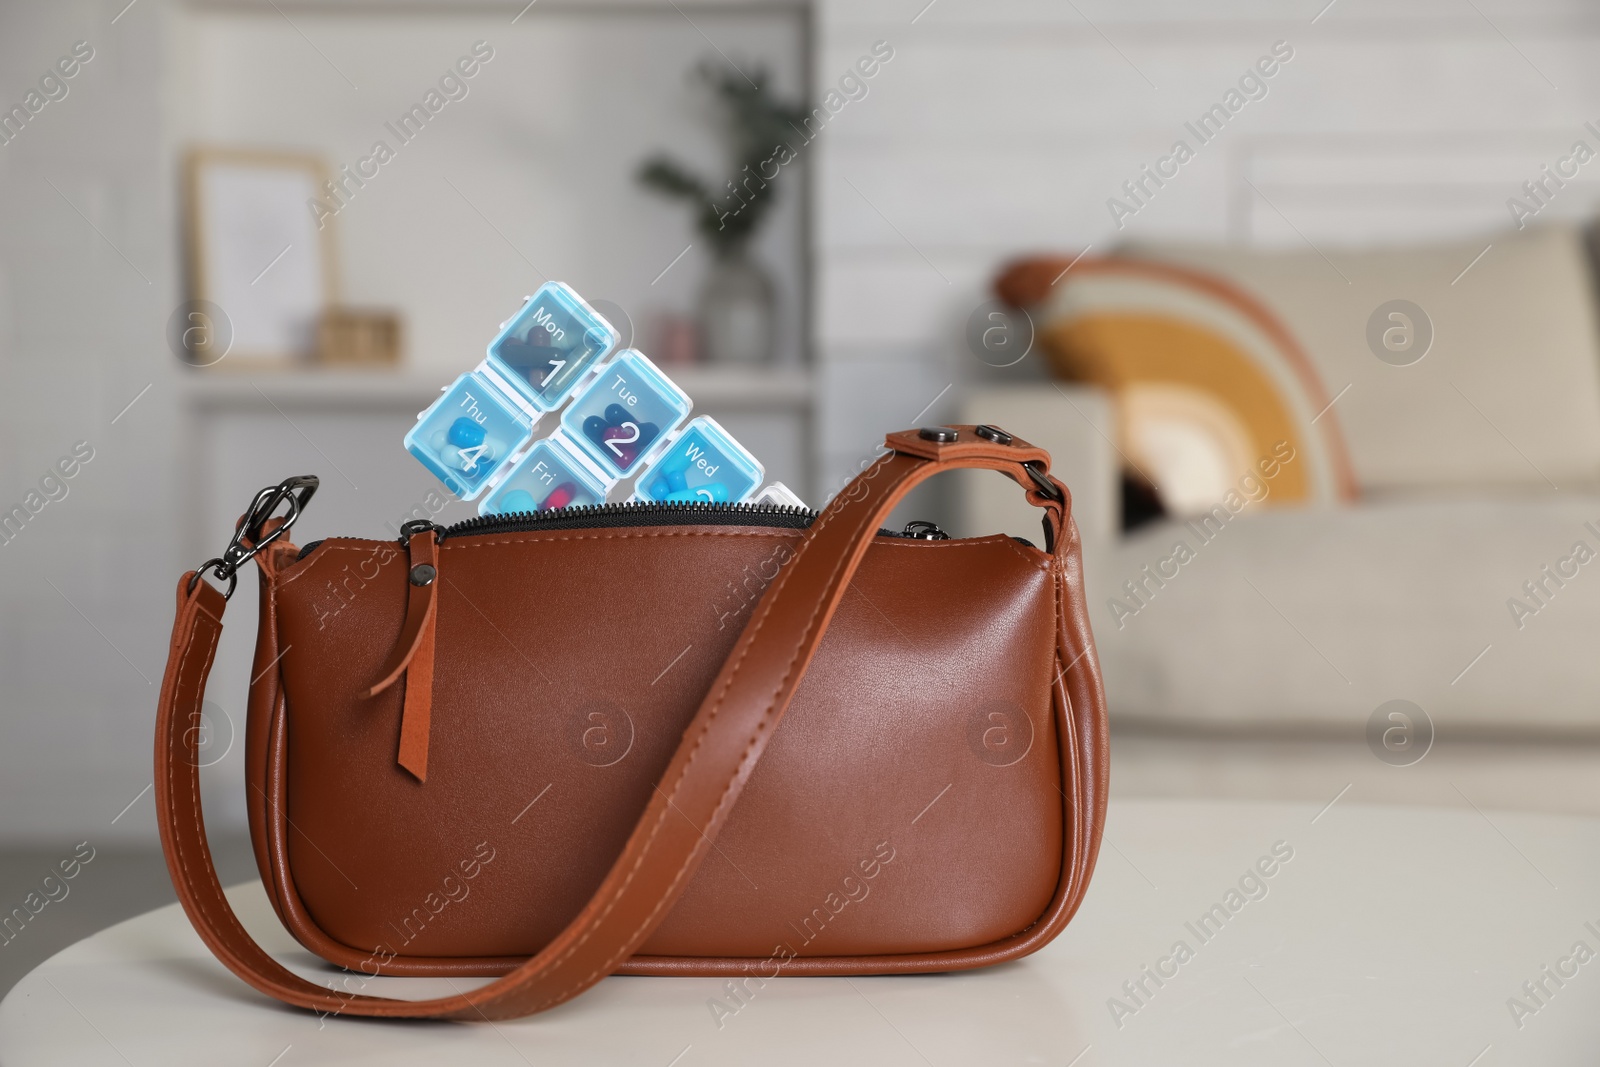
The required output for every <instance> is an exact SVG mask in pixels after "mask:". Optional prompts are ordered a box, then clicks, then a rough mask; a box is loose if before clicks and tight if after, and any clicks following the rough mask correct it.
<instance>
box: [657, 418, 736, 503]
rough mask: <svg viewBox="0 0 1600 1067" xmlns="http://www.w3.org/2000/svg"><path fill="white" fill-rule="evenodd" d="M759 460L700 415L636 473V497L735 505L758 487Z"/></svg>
mask: <svg viewBox="0 0 1600 1067" xmlns="http://www.w3.org/2000/svg"><path fill="white" fill-rule="evenodd" d="M762 474H763V471H762V468H761V463H760V462H759V461H758V460H757V459H756V457H755V456H752V455H751V454H750V453H749V452H748V451H746V450H745V448H744V446H743V445H741V444H739V442H737V441H735V440H734V439H733V436H732V435H731V434H729V433H728V431H726V430H724V429H723V428H722V427H721V425H719V424H718V423H717V420H715V419H713V418H711V417H710V416H709V415H701V416H700V417H698V418H696V419H695V420H694V421H693V422H691V423H689V425H688V426H686V427H684V429H683V432H682V433H680V434H679V435H678V436H677V437H676V438H675V439H674V440H673V441H672V444H671V445H669V446H668V447H667V449H666V451H664V452H662V453H661V455H660V456H659V457H658V458H656V459H655V460H654V461H653V462H652V463H651V464H650V467H649V469H648V470H646V471H645V472H644V473H643V474H641V475H640V476H639V481H638V483H637V484H636V486H635V493H634V497H635V499H637V500H646V501H650V502H652V503H657V504H680V503H706V504H736V503H738V502H740V501H742V500H744V499H746V498H747V497H749V496H750V495H751V494H752V493H754V492H755V491H756V489H757V488H759V487H760V485H761V476H762Z"/></svg>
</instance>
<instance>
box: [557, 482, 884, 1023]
mask: <svg viewBox="0 0 1600 1067" xmlns="http://www.w3.org/2000/svg"><path fill="white" fill-rule="evenodd" d="M892 455H893V453H891V454H890V456H885V457H883V458H882V459H880V460H879V461H878V462H877V463H876V464H874V465H873V466H874V467H881V466H883V465H884V463H885V461H887V460H888V459H889V458H891V456H892ZM913 470H915V468H913ZM843 512H844V509H843V508H839V509H837V510H831V511H827V512H824V513H823V515H822V517H821V518H820V519H818V520H817V522H816V523H814V524H813V525H812V528H811V532H812V533H813V534H815V535H820V534H821V533H822V531H823V530H824V529H826V528H827V527H828V525H830V524H831V522H832V520H833V519H834V518H835V517H836V516H838V515H840V514H843ZM815 541H816V537H811V538H807V539H805V540H803V541H802V542H801V544H800V548H799V550H798V551H797V552H796V553H795V558H794V559H793V560H791V561H790V566H789V567H788V568H787V569H785V570H784V572H783V574H782V575H781V577H780V580H779V582H778V583H777V584H778V587H779V589H781V588H783V587H785V586H787V584H788V580H789V576H790V575H792V574H793V573H794V570H795V568H794V566H793V565H794V564H796V563H798V562H799V561H800V558H801V556H803V555H804V554H805V552H806V551H807V549H809V548H810V546H811V545H812V544H814V543H815ZM853 543H854V542H853V541H852V544H853ZM844 562H845V561H844V558H843V557H841V558H840V560H839V562H838V563H837V564H836V565H835V567H834V569H833V572H832V573H831V574H830V575H829V576H828V580H827V582H825V583H824V588H829V587H831V586H832V585H833V581H834V578H836V577H837V576H838V574H839V571H840V570H841V569H843V567H844ZM779 589H774V590H769V595H768V596H766V597H763V598H762V602H761V608H759V609H758V611H759V612H760V618H759V619H754V620H752V622H751V630H750V640H748V641H744V640H741V642H740V643H741V644H742V645H743V646H744V647H743V648H742V649H741V650H740V652H739V658H738V660H736V661H735V662H734V664H733V666H732V667H731V668H730V670H729V672H728V677H727V680H726V682H724V683H723V686H722V688H721V691H720V692H719V693H718V694H717V699H716V703H715V704H713V705H712V707H711V711H710V713H709V714H708V715H707V716H706V721H705V725H704V726H703V727H702V728H701V729H700V732H699V734H698V736H696V738H695V743H694V747H693V748H692V749H690V751H689V758H688V759H687V760H686V761H685V762H684V765H683V770H682V771H681V772H680V773H679V775H678V778H677V781H676V782H674V783H673V786H672V793H671V795H669V796H668V797H667V803H666V805H664V806H663V807H662V810H661V815H660V816H659V817H658V818H657V819H656V824H655V826H653V827H652V828H651V830H650V836H649V837H647V838H646V839H645V847H644V848H643V849H641V850H640V855H639V858H638V859H637V860H635V861H634V865H633V868H632V869H631V870H630V871H629V872H628V874H627V876H626V877H625V878H624V879H623V881H622V884H621V885H620V886H619V887H618V889H617V892H616V893H615V894H614V895H613V897H612V899H611V900H610V901H608V902H607V904H606V907H605V909H604V910H603V911H602V912H601V913H600V915H599V916H597V917H596V920H595V923H594V925H593V926H591V927H590V928H589V929H588V930H586V931H585V932H584V934H583V936H582V937H580V938H579V939H578V940H577V941H576V942H574V943H573V945H572V946H571V947H570V948H568V950H567V951H566V952H565V953H563V954H562V956H561V957H560V958H559V959H557V960H555V961H554V962H553V963H552V964H551V967H552V969H554V968H557V967H559V966H560V965H561V964H562V963H565V962H566V960H567V959H569V958H571V956H572V955H573V954H574V953H576V952H577V951H578V949H579V948H580V947H582V945H583V943H584V942H585V941H587V940H588V939H589V937H590V936H591V935H592V934H593V933H594V931H595V930H596V929H597V928H598V927H599V926H600V925H601V923H603V922H604V921H605V918H606V916H607V915H609V914H610V913H611V911H612V910H613V909H614V908H615V907H616V904H617V902H618V901H619V900H620V899H621V898H622V896H623V895H624V893H625V891H626V890H627V887H628V886H629V885H631V884H632V882H633V879H634V877H635V876H636V875H637V874H638V872H639V868H640V867H642V866H643V865H644V860H645V857H646V855H648V853H649V847H650V844H651V843H652V842H653V841H654V840H655V838H656V835H657V834H658V833H660V831H661V827H662V825H663V824H664V823H665V821H666V816H667V811H668V809H670V808H671V807H673V801H674V798H676V796H677V794H678V792H679V790H681V789H682V788H683V782H684V780H685V779H686V778H688V776H689V769H690V768H691V767H693V766H694V761H695V760H696V759H698V758H699V756H700V749H701V746H702V745H704V744H705V738H706V735H707V734H708V733H710V731H711V724H712V723H713V722H714V721H715V720H716V717H717V715H718V714H720V713H721V711H722V705H723V702H724V701H725V700H726V699H727V695H728V690H729V689H731V688H732V687H733V680H734V679H735V678H736V677H738V674H739V671H740V670H742V669H743V667H744V660H745V657H746V656H747V655H748V654H749V650H750V647H751V646H752V645H754V644H755V638H756V635H757V634H759V633H760V632H761V627H762V626H764V625H765V624H766V621H767V618H768V617H769V616H770V615H771V614H772V610H771V604H772V601H773V599H775V596H774V595H773V594H775V593H777V592H778V591H779ZM821 612H822V604H821V603H820V602H819V603H818V604H817V606H816V608H814V609H813V610H812V613H811V617H810V618H809V619H808V620H806V625H805V628H804V629H803V630H802V631H801V639H800V642H799V644H798V646H797V647H796V649H795V652H794V655H793V656H792V657H791V658H790V660H789V666H788V668H787V669H786V670H785V671H784V675H783V678H782V679H781V680H780V681H779V683H778V687H777V689H776V690H775V691H774V692H773V694H772V698H771V699H769V701H768V704H767V709H766V711H764V712H763V713H762V716H761V720H760V722H758V723H757V724H756V728H755V730H754V731H752V733H751V735H750V741H749V743H748V744H746V746H745V751H744V754H743V755H741V756H740V757H739V763H738V766H740V767H742V766H744V763H745V761H746V760H747V759H748V758H749V755H750V750H751V749H753V748H754V747H755V744H756V742H757V741H758V740H760V738H761V737H762V735H763V734H764V733H766V729H767V723H768V722H769V721H770V719H771V718H772V711H773V708H775V707H776V706H777V695H778V694H779V693H781V692H783V689H784V687H785V686H786V685H788V683H789V679H790V677H792V676H793V674H794V667H795V664H796V663H798V662H799V661H800V654H801V651H802V650H803V649H804V648H805V646H806V643H807V640H808V639H809V637H810V634H811V629H812V627H813V626H814V625H815V623H816V620H817V616H818V615H819V614H821ZM737 780H738V775H737V774H735V775H734V776H733V777H732V778H730V779H729V780H728V783H727V785H726V786H724V787H723V790H722V795H721V796H720V797H718V798H717V803H716V806H715V807H713V808H712V809H711V819H712V821H715V820H716V818H717V815H718V813H720V812H721V811H722V808H723V806H724V805H725V804H726V803H727V799H728V794H729V793H730V792H731V791H732V790H733V786H734V783H735V782H736V781H737ZM688 869H689V858H688V857H685V859H684V862H683V863H682V864H681V865H680V866H679V868H678V872H677V874H675V875H674V876H673V878H672V881H671V882H669V883H668V885H667V892H665V893H663V894H661V895H660V897H659V898H658V899H657V901H656V906H655V907H654V908H652V909H651V910H650V913H649V915H647V916H646V917H645V920H644V922H642V923H641V924H640V925H639V927H638V928H637V929H636V930H635V931H634V932H633V933H632V934H631V935H629V937H628V938H627V941H628V942H632V941H633V940H634V939H635V938H636V937H638V936H639V933H640V932H641V931H643V930H645V929H646V928H648V927H649V926H650V924H651V923H652V922H654V921H655V917H656V915H657V914H659V913H660V911H661V909H662V908H664V907H665V906H666V903H667V898H668V897H670V896H671V895H672V891H673V890H674V889H676V888H677V885H678V883H679V882H681V881H683V877H684V873H685V872H686V871H687V870H688ZM628 951H629V950H628V949H624V950H623V951H622V952H619V953H617V954H616V955H614V956H612V957H611V958H610V959H609V960H607V961H606V962H605V963H603V964H601V965H600V966H599V967H597V968H595V969H594V970H593V971H591V972H590V973H589V974H588V975H587V976H585V977H584V978H583V979H581V980H579V981H578V982H575V983H573V984H571V985H568V986H566V987H564V988H563V989H561V990H560V991H559V992H557V993H554V994H552V995H551V996H550V997H549V998H547V999H546V1000H543V1001H541V1002H540V1003H539V1004H537V1005H535V1007H534V1008H533V1011H535V1012H537V1011H541V1010H543V1009H544V1008H545V1007H547V1006H549V1005H551V1004H554V1003H558V1002H559V1001H561V1000H563V999H565V998H566V997H567V996H568V995H570V994H571V993H572V992H573V991H575V990H578V989H584V988H587V987H588V985H589V984H590V983H592V982H593V981H594V980H595V978H596V977H597V976H599V975H601V974H603V973H606V972H609V971H610V970H611V969H612V968H613V967H615V966H616V964H617V963H618V962H619V961H620V960H621V959H622V957H623V956H624V955H626V954H627V952H628Z"/></svg>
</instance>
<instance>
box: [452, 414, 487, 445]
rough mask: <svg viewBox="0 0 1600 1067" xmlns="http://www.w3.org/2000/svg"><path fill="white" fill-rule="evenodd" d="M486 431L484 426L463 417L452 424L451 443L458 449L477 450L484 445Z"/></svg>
mask: <svg viewBox="0 0 1600 1067" xmlns="http://www.w3.org/2000/svg"><path fill="white" fill-rule="evenodd" d="M484 436H485V431H484V429H483V427H482V426H479V425H478V424H477V423H476V422H473V421H472V420H471V419H469V418H467V417H466V416H465V415H463V416H462V417H461V418H459V419H457V420H456V421H455V422H452V423H451V424H450V437H449V440H450V443H451V444H453V445H455V446H456V447H457V448H476V447H477V446H479V445H481V444H483V438H484Z"/></svg>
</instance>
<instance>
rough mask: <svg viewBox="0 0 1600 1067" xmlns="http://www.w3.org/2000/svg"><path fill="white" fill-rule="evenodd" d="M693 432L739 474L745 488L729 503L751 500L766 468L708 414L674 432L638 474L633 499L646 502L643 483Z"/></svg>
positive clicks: (694, 419)
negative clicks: (636, 489) (636, 491)
mask: <svg viewBox="0 0 1600 1067" xmlns="http://www.w3.org/2000/svg"><path fill="white" fill-rule="evenodd" d="M696 431H698V432H699V434H700V437H701V439H703V440H704V441H705V442H706V443H707V444H709V445H710V446H711V447H712V448H714V449H716V450H717V452H719V453H720V454H721V459H722V461H723V462H725V463H729V464H731V465H732V466H733V467H734V468H735V469H736V470H737V471H738V475H739V477H740V478H741V479H742V480H743V481H744V482H745V483H746V485H747V488H746V489H745V490H744V492H743V493H740V494H739V495H738V496H735V497H732V498H731V499H730V501H729V502H730V503H737V502H739V501H741V500H748V499H750V496H751V494H753V493H754V492H755V491H756V488H757V487H758V486H759V485H760V484H761V479H762V477H763V475H764V474H765V473H766V472H765V468H763V467H762V466H761V461H760V460H758V459H756V457H755V456H754V455H752V454H751V452H750V450H749V449H747V448H745V447H744V446H743V445H741V444H740V443H739V442H738V441H737V440H735V438H734V436H733V435H732V434H731V433H729V432H728V431H727V430H726V429H724V428H723V426H722V424H721V423H720V422H718V421H717V420H716V419H714V418H712V417H711V416H710V415H697V416H695V418H693V419H691V420H690V421H689V422H688V423H686V424H685V425H684V426H683V427H682V428H681V429H680V430H678V431H677V432H676V433H674V434H673V435H672V437H671V438H670V439H669V440H668V441H667V443H666V445H665V446H663V447H662V448H661V450H660V451H658V452H656V453H655V455H654V456H653V457H652V459H651V461H650V463H649V465H648V466H646V467H645V469H644V470H642V471H641V472H640V474H639V479H638V481H637V482H636V483H635V485H636V486H637V487H639V492H638V493H636V498H638V499H648V498H647V497H645V496H644V495H643V489H642V487H643V486H644V485H645V483H646V482H648V481H649V479H650V472H651V471H652V470H655V469H656V468H657V467H659V466H660V464H661V462H662V461H663V460H665V459H666V458H667V457H668V456H670V455H672V454H673V452H674V451H676V450H677V448H678V446H679V445H681V444H683V442H684V440H685V439H687V438H688V437H689V435H691V434H693V433H695V432H696Z"/></svg>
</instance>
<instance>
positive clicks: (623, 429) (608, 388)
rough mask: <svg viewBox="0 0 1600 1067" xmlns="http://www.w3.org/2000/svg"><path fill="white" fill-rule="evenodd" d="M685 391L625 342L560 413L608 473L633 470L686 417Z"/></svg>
mask: <svg viewBox="0 0 1600 1067" xmlns="http://www.w3.org/2000/svg"><path fill="white" fill-rule="evenodd" d="M692 406H693V403H692V402H691V401H690V399H689V396H688V394H687V393H685V392H684V391H683V390H682V389H679V388H678V387H677V386H676V385H674V384H672V380H671V379H670V378H668V377H667V376H666V375H665V374H662V373H661V371H660V370H658V369H657V368H656V365H655V364H654V363H651V362H650V360H649V359H648V358H646V357H645V355H644V354H643V353H642V352H639V351H636V350H635V349H632V348H628V349H624V350H623V351H621V352H619V353H617V355H616V356H615V358H613V359H612V360H611V362H609V363H607V364H605V365H604V366H603V367H601V368H600V369H599V371H598V372H596V374H595V377H594V379H593V380H592V381H590V382H589V384H588V385H586V386H585V387H584V389H583V392H581V393H579V394H578V398H577V399H576V400H574V401H573V402H572V404H571V405H570V406H569V407H568V408H567V410H566V412H565V413H564V414H562V416H561V428H562V430H563V431H564V432H565V434H566V435H567V437H568V438H569V439H570V440H572V441H574V442H576V443H577V444H578V446H579V447H580V448H582V449H583V451H584V453H585V455H586V456H588V457H589V458H591V459H593V460H594V461H595V462H596V463H597V464H599V466H600V467H601V468H602V469H603V470H605V471H606V472H607V474H608V475H609V476H611V477H614V478H626V477H627V476H628V475H629V474H631V473H633V472H634V471H637V470H638V469H639V468H640V466H641V464H643V463H644V462H645V461H646V460H648V459H649V458H650V456H651V454H652V453H654V452H655V451H656V450H657V449H659V448H660V447H661V446H662V444H663V443H664V442H665V441H666V440H667V437H668V435H669V434H671V433H672V431H673V430H675V429H677V427H678V424H679V423H681V422H683V420H684V419H686V418H688V417H689V409H690V408H691V407H692Z"/></svg>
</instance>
